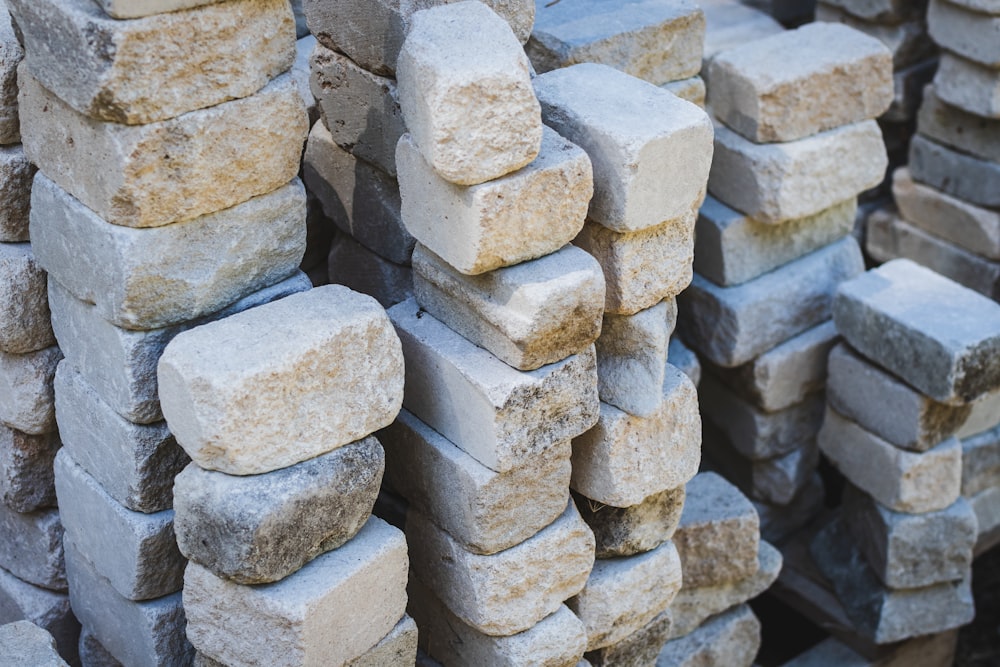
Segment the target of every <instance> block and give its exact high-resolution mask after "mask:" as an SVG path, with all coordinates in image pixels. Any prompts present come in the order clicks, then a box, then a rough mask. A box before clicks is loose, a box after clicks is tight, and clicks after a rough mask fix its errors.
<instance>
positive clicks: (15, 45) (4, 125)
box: [0, 12, 25, 241]
mask: <svg viewBox="0 0 1000 667" xmlns="http://www.w3.org/2000/svg"><path fill="white" fill-rule="evenodd" d="M23 58H24V48H23V47H22V46H21V42H20V40H18V38H17V34H16V33H15V32H14V24H13V21H12V20H11V18H10V12H4V13H2V15H0V62H3V65H2V66H0V144H16V143H17V142H18V141H20V140H21V128H20V123H19V122H18V117H17V66H18V65H19V64H20V62H21V60H22V59H23ZM3 228H4V226H3V225H2V224H0V229H3ZM5 231H6V230H5ZM0 238H3V240H4V241H23V240H25V239H10V238H5V237H3V235H2V234H0Z"/></svg>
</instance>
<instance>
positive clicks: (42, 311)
mask: <svg viewBox="0 0 1000 667" xmlns="http://www.w3.org/2000/svg"><path fill="white" fill-rule="evenodd" d="M0 285H2V287H0V350H2V351H3V352H7V353H10V354H25V353H27V352H35V351H36V350H41V349H42V348H46V347H49V346H50V345H54V344H55V342H56V339H55V336H54V335H53V334H52V323H51V321H50V319H51V317H50V314H49V301H48V297H47V295H46V288H45V285H46V274H45V271H43V270H42V268H41V267H40V266H39V265H38V262H37V261H35V257H34V255H33V254H32V252H31V245H30V244H28V243H10V244H8V243H0Z"/></svg>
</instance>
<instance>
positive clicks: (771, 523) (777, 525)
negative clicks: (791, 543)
mask: <svg viewBox="0 0 1000 667" xmlns="http://www.w3.org/2000/svg"><path fill="white" fill-rule="evenodd" d="M752 502H753V506H754V507H755V508H757V515H758V516H759V517H760V537H761V539H762V540H767V541H768V542H772V543H778V542H783V541H784V540H785V539H786V538H787V537H789V536H790V535H792V534H794V533H795V532H796V531H798V530H799V529H801V528H802V527H803V526H805V525H806V524H808V523H809V522H811V521H812V520H813V519H815V518H816V517H817V516H819V515H820V514H821V513H822V512H823V510H824V508H825V507H826V505H825V503H826V488H825V487H824V485H823V478H822V477H820V475H819V473H818V472H814V473H813V474H812V475H811V476H810V477H809V479H808V480H807V481H806V483H805V486H803V487H802V488H801V489H799V492H798V493H797V494H795V498H793V499H792V502H790V503H788V504H787V505H784V506H782V505H772V504H769V503H764V502H761V501H759V500H754V501H752Z"/></svg>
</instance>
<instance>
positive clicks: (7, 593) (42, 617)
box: [0, 569, 80, 660]
mask: <svg viewBox="0 0 1000 667" xmlns="http://www.w3.org/2000/svg"><path fill="white" fill-rule="evenodd" d="M21 620H28V621H31V622H32V623H34V624H35V625H37V626H38V627H40V628H42V629H43V630H45V631H46V632H48V633H50V634H51V635H53V636H54V637H55V639H56V644H57V645H58V646H59V652H60V654H61V655H63V656H65V657H66V658H68V659H70V660H75V659H76V653H77V648H76V645H77V641H78V638H79V635H80V623H79V622H77V620H76V617H75V616H73V611H72V610H71V609H70V606H69V596H68V595H67V594H66V593H56V592H54V591H50V590H46V589H44V588H39V587H38V586H32V585H31V584H29V583H25V582H23V581H21V580H20V579H18V578H17V577H15V576H14V575H12V574H10V573H9V572H7V571H6V570H3V569H0V624H6V623H13V622H15V621H21Z"/></svg>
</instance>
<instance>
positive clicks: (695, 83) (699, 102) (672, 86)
mask: <svg viewBox="0 0 1000 667" xmlns="http://www.w3.org/2000/svg"><path fill="white" fill-rule="evenodd" d="M660 88H663V89H664V90H667V91H670V92H671V93H673V94H674V95H676V96H677V97H679V98H681V99H682V100H686V101H688V102H690V103H691V104H693V105H695V106H697V107H700V108H702V109H704V108H705V80H704V79H702V78H701V77H700V76H693V77H691V78H689V79H681V80H680V81H670V82H668V83H665V84H663V85H662V86H660Z"/></svg>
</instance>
